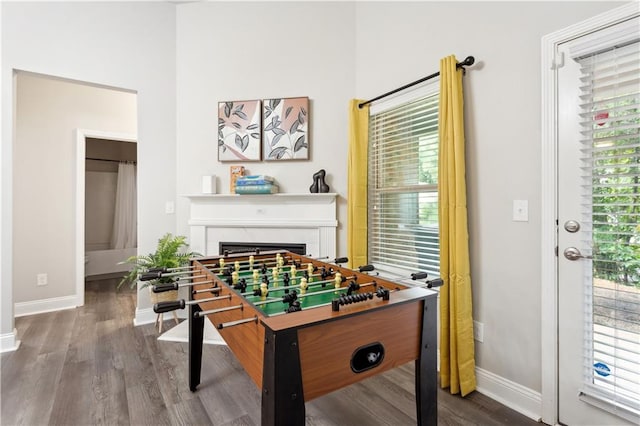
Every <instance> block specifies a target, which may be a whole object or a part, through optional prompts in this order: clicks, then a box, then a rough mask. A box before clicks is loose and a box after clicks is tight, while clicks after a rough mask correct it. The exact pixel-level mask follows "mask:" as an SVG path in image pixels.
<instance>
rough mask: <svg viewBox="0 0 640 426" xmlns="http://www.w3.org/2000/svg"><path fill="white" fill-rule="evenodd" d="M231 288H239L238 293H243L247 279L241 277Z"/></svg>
mask: <svg viewBox="0 0 640 426" xmlns="http://www.w3.org/2000/svg"><path fill="white" fill-rule="evenodd" d="M233 288H234V290H240V293H244V292H245V291H246V290H247V280H245V279H244V278H241V279H240V280H239V281H238V282H237V283H236V284H235V285H234V286H233Z"/></svg>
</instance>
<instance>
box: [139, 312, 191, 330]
mask: <svg viewBox="0 0 640 426" xmlns="http://www.w3.org/2000/svg"><path fill="white" fill-rule="evenodd" d="M177 312H178V318H187V311H186V310H178V311H177ZM162 315H164V318H163V320H164V321H169V320H173V315H171V312H165V313H164V314H162ZM157 316H158V314H156V313H155V312H153V308H144V309H139V308H136V316H135V317H134V318H133V325H134V326H135V327H138V326H140V325H145V324H151V323H155V322H156V317H157Z"/></svg>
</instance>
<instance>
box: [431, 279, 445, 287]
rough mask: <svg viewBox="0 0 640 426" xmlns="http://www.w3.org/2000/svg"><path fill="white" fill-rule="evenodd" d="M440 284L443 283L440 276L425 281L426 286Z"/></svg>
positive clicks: (437, 285)
mask: <svg viewBox="0 0 640 426" xmlns="http://www.w3.org/2000/svg"><path fill="white" fill-rule="evenodd" d="M442 285H444V281H442V278H436V279H435V280H431V281H427V288H432V287H440V286H442Z"/></svg>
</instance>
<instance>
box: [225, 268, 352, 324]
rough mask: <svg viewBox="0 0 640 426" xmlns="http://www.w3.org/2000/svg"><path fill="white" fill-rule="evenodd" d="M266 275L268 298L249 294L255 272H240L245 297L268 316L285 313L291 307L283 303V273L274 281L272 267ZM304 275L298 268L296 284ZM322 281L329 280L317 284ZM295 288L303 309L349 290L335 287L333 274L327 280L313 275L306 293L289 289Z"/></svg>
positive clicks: (257, 287)
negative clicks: (244, 288)
mask: <svg viewBox="0 0 640 426" xmlns="http://www.w3.org/2000/svg"><path fill="white" fill-rule="evenodd" d="M284 272H289V267H288V266H285V267H284ZM317 273H318V272H317V271H316V272H314V274H317ZM266 275H267V277H268V278H269V294H268V295H267V297H266V299H263V298H262V297H261V296H253V295H248V294H247V293H253V290H254V285H253V273H252V272H251V271H241V272H240V273H239V274H238V279H241V278H244V279H245V280H246V282H247V289H246V290H245V293H243V295H244V296H243V297H244V298H245V299H246V300H247V301H249V302H251V303H253V304H254V305H255V306H256V308H257V309H259V310H260V311H262V312H263V313H264V314H265V315H267V316H269V315H274V314H281V313H284V312H285V311H286V309H287V308H288V307H289V304H288V303H282V297H283V296H284V295H285V294H286V293H285V290H284V289H282V288H281V287H284V283H283V282H282V275H283V274H280V275H279V276H278V281H274V279H273V274H272V272H271V268H269V270H268V272H267V274H266ZM303 276H304V270H298V271H297V273H296V278H295V285H299V284H300V278H302V277H303ZM217 277H218V278H219V279H220V280H221V281H224V282H227V278H228V277H226V276H223V275H217ZM320 281H323V282H325V281H329V282H326V283H325V286H324V287H323V286H322V284H315V283H316V282H320ZM259 282H262V274H260V278H259ZM344 284H345V283H343V285H344ZM293 285H294V284H293V283H292V282H290V283H289V286H293ZM255 288H256V289H257V290H259V289H260V284H258V285H256V286H255ZM293 290H295V291H296V292H297V293H298V301H299V302H300V307H301V308H302V310H305V309H308V308H312V307H314V306H320V305H326V304H330V303H331V301H332V300H333V299H335V298H337V297H339V296H340V294H346V292H347V288H346V287H342V290H336V289H334V281H333V275H330V276H329V277H328V278H327V279H325V280H322V279H321V278H320V277H312V280H311V283H309V286H308V288H307V291H306V293H305V294H301V290H300V288H290V289H289V291H290V292H291V291H293ZM236 291H237V292H240V290H236ZM271 300H273V302H271V303H265V304H263V303H262V302H263V301H271Z"/></svg>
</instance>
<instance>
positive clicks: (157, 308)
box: [153, 299, 186, 314]
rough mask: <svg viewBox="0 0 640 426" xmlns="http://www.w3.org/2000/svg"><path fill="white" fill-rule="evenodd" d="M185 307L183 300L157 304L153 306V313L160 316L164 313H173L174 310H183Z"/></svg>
mask: <svg viewBox="0 0 640 426" xmlns="http://www.w3.org/2000/svg"><path fill="white" fill-rule="evenodd" d="M185 306H186V304H185V303H184V299H180V300H170V301H168V302H158V303H156V304H155V305H153V312H155V313H156V314H162V313H164V312H171V311H175V310H176V309H184V307H185Z"/></svg>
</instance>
